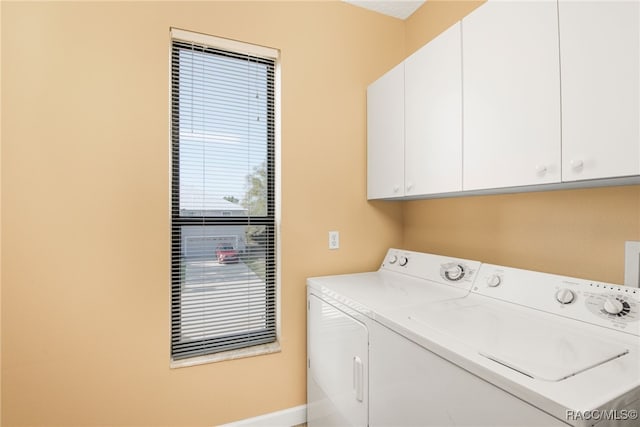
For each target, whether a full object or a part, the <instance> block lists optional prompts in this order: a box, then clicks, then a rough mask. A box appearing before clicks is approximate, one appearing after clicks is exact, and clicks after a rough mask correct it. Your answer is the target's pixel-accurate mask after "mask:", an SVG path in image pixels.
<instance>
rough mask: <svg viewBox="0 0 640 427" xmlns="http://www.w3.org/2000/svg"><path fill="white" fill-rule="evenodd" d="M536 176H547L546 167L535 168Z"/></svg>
mask: <svg viewBox="0 0 640 427" xmlns="http://www.w3.org/2000/svg"><path fill="white" fill-rule="evenodd" d="M536 174H537V175H538V176H545V175H546V174H547V167H546V166H545V165H538V166H536Z"/></svg>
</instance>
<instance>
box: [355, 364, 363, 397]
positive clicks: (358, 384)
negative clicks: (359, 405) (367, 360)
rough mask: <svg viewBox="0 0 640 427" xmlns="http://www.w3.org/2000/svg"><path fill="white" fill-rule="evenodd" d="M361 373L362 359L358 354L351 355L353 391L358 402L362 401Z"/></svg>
mask: <svg viewBox="0 0 640 427" xmlns="http://www.w3.org/2000/svg"><path fill="white" fill-rule="evenodd" d="M363 373H364V372H363V365H362V360H361V359H360V358H359V357H358V356H353V392H354V394H355V397H356V400H357V401H358V402H362V399H363V396H362V387H363V376H362V375H363Z"/></svg>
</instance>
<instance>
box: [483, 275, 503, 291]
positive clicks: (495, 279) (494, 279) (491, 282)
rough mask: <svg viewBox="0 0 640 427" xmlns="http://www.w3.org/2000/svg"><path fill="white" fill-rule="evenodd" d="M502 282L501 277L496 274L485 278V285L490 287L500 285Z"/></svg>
mask: <svg viewBox="0 0 640 427" xmlns="http://www.w3.org/2000/svg"><path fill="white" fill-rule="evenodd" d="M501 283H502V277H500V275H498V274H492V275H491V276H489V277H488V278H487V286H489V287H490V288H495V287H496V286H500V284H501Z"/></svg>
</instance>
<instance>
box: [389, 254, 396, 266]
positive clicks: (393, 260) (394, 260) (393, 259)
mask: <svg viewBox="0 0 640 427" xmlns="http://www.w3.org/2000/svg"><path fill="white" fill-rule="evenodd" d="M396 261H398V257H397V256H395V255H391V256H390V257H389V264H395V263H396Z"/></svg>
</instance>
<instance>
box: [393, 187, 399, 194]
mask: <svg viewBox="0 0 640 427" xmlns="http://www.w3.org/2000/svg"><path fill="white" fill-rule="evenodd" d="M398 191H400V187H399V186H397V185H394V186H393V192H394V193H397V192H398Z"/></svg>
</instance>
